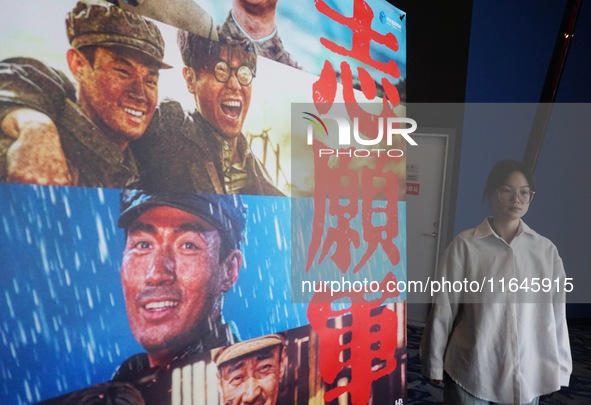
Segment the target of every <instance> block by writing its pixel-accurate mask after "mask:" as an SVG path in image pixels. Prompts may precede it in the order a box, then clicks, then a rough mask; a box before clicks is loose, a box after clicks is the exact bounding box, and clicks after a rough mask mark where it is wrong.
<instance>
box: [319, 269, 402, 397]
mask: <svg viewBox="0 0 591 405" xmlns="http://www.w3.org/2000/svg"><path fill="white" fill-rule="evenodd" d="M389 281H394V282H395V281H396V277H395V276H394V275H393V274H392V273H388V274H387V275H386V277H385V278H384V280H383V281H382V283H380V284H381V287H382V290H384V291H386V288H385V286H386V283H387V282H389ZM363 294H364V293H363V292H360V293H354V292H353V293H348V292H341V293H333V296H332V297H330V294H329V293H316V294H315V295H314V297H313V298H312V301H311V302H310V305H309V306H308V319H309V320H310V325H311V326H312V328H313V329H314V331H315V332H316V333H317V334H318V339H319V369H320V376H321V377H322V379H323V380H324V382H325V383H327V384H333V383H334V382H335V381H336V380H337V377H339V374H341V375H342V374H343V372H346V375H347V376H348V378H347V382H346V383H345V384H341V383H339V385H337V386H335V387H333V388H331V389H328V390H327V391H326V393H325V394H324V400H325V401H326V402H330V401H332V400H334V399H335V398H337V397H339V396H340V395H341V394H343V393H345V392H348V393H349V395H350V398H351V403H352V404H353V405H365V404H367V403H368V401H369V399H370V397H371V385H372V382H373V381H376V380H378V379H379V378H381V377H383V376H385V375H387V374H390V373H391V372H393V371H394V370H395V369H396V366H397V362H396V358H395V354H396V344H397V340H398V339H397V326H398V317H397V315H396V312H394V311H392V310H391V309H390V308H389V307H387V306H382V304H383V303H384V301H385V300H386V299H387V298H390V297H395V296H398V293H394V294H383V295H382V297H381V298H380V299H377V300H373V301H367V300H365V298H364V296H363ZM344 298H349V299H350V300H351V302H352V303H351V305H350V306H349V307H348V308H346V309H342V310H333V308H332V305H333V303H334V302H337V301H339V300H343V299H344Z"/></svg>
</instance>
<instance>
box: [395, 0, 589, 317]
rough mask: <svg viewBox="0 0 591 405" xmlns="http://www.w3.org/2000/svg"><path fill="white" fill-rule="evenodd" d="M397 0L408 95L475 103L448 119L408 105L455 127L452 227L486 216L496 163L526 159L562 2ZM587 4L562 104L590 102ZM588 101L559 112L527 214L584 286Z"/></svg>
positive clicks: (415, 99) (579, 308) (431, 123)
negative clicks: (487, 186)
mask: <svg viewBox="0 0 591 405" xmlns="http://www.w3.org/2000/svg"><path fill="white" fill-rule="evenodd" d="M391 3H392V4H394V5H395V6H397V7H399V8H401V9H402V10H404V11H406V12H407V18H408V26H407V27H408V31H407V48H408V50H407V67H408V70H407V71H408V79H407V94H408V102H409V103H434V102H466V103H470V104H468V105H467V108H466V110H465V111H464V112H463V113H460V112H457V113H454V114H451V115H449V116H428V117H422V116H420V115H418V116H413V111H412V110H411V109H410V108H409V111H408V116H409V117H412V118H415V119H417V122H418V123H419V125H420V126H423V127H452V128H457V141H458V142H457V146H456V154H455V156H456V161H455V162H454V163H455V165H454V166H455V170H454V173H453V174H452V175H453V176H454V177H455V178H456V180H457V181H456V183H455V184H456V188H454V189H452V196H455V197H456V204H455V210H454V209H452V210H450V212H448V213H447V214H448V215H449V216H450V217H451V221H452V223H454V224H455V227H454V228H455V229H454V230H453V233H454V234H455V233H457V232H459V231H461V230H463V229H466V228H471V227H474V226H475V225H477V224H478V223H479V222H480V221H482V219H483V218H484V217H485V216H486V215H488V214H489V210H488V207H487V205H486V204H483V203H482V188H483V186H484V182H485V179H486V176H487V174H488V171H489V170H490V168H491V167H492V165H493V164H494V163H495V162H496V161H498V160H501V159H507V158H510V159H518V160H520V159H522V158H523V155H524V152H525V147H526V144H527V140H528V137H529V131H530V129H531V125H532V122H533V117H534V113H535V108H536V106H535V104H533V103H537V102H538V101H539V98H540V95H541V91H542V88H543V85H544V80H545V77H546V73H547V70H548V67H549V65H550V59H551V56H552V51H553V48H554V45H555V42H556V38H557V35H558V34H559V33H558V31H559V27H560V23H561V20H562V16H563V13H564V9H565V5H566V1H564V0H546V1H538V0H521V1H511V0H499V1H494V2H492V1H474V2H472V1H453V2H451V1H448V2H443V1H429V2H420V1H419V2H417V1H413V0H392V1H391ZM582 3H583V4H582V6H581V9H580V12H579V17H578V21H577V25H576V30H575V37H574V39H573V40H572V42H571V46H570V49H569V52H568V55H567V60H566V64H565V66H564V69H563V72H562V77H561V81H560V84H559V88H558V93H557V96H556V102H558V103H571V102H575V103H591V4H589V1H586V2H585V1H583V2H582ZM474 103H500V104H496V105H492V104H474ZM509 103H519V104H515V105H512V104H509ZM524 103H532V104H529V105H527V104H524ZM590 105H591V104H584V105H579V106H578V107H577V108H571V109H570V110H571V112H572V111H574V110H578V111H577V113H576V114H574V113H573V114H571V115H570V116H569V115H568V110H569V108H561V112H558V113H557V112H556V111H555V112H554V114H553V118H552V120H551V121H550V123H549V126H548V129H547V132H546V136H545V141H544V145H543V148H542V150H541V152H540V155H539V160H538V163H537V167H536V172H535V175H536V178H537V183H538V193H537V195H536V199H535V201H534V203H533V204H532V205H531V208H530V211H529V213H528V214H527V216H526V217H525V221H526V222H527V223H528V224H529V225H530V226H531V227H532V228H534V229H535V230H537V231H538V232H539V233H541V234H542V235H544V236H546V237H548V238H549V239H551V240H552V241H553V242H554V243H555V244H556V245H557V247H558V249H559V251H560V253H561V256H562V258H563V261H564V265H565V268H566V271H567V276H569V277H573V278H574V282H575V283H574V285H575V289H578V290H582V289H583V288H587V287H586V285H585V284H586V281H587V280H586V278H588V277H589V276H588V274H591V254H590V253H589V252H591V249H590V248H589V246H590V245H591V236H589V229H591V214H590V213H589V207H591V159H590V158H589V157H588V156H587V154H588V151H591V136H590V135H591V134H590V132H591V131H590V130H589V128H591V123H589V119H590V118H589V117H591V109H590V108H589V106H590ZM483 107H484V109H483ZM486 107H489V109H490V111H492V112H493V116H494V113H496V116H497V117H498V119H497V120H496V121H493V122H492V123H491V122H487V123H486V124H484V120H483V116H482V115H480V114H483V111H485V112H486ZM563 107H564V106H563ZM497 108H498V109H499V110H498V111H497V110H496V109H497ZM493 109H494V110H493ZM555 110H556V109H555ZM581 110H582V111H583V112H582V113H581V112H580V111H581ZM490 111H489V112H490ZM565 111H567V112H565ZM585 111H588V114H587V113H585ZM485 118H486V119H489V120H490V116H488V117H485ZM566 120H569V121H570V122H568V125H565V124H566V122H565V121H566ZM568 312H569V316H571V317H573V316H590V315H591V310H590V309H589V306H588V305H587V306H585V305H576V306H575V305H569V307H568Z"/></svg>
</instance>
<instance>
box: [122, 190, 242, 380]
mask: <svg viewBox="0 0 591 405" xmlns="http://www.w3.org/2000/svg"><path fill="white" fill-rule="evenodd" d="M245 210H246V209H245V207H244V205H243V204H242V201H241V199H240V197H239V196H226V195H215V194H211V195H210V194H160V195H156V194H148V193H145V192H143V191H139V190H134V191H124V192H122V194H121V215H120V217H119V226H120V227H122V228H124V229H125V232H126V243H125V250H124V252H123V261H122V265H121V284H122V286H123V294H124V298H125V306H126V309H127V317H128V320H129V325H130V328H131V331H132V333H133V335H134V337H135V338H136V340H137V341H138V342H139V343H140V344H141V345H142V346H143V348H144V349H145V350H146V352H147V353H144V354H139V355H135V356H133V357H131V358H130V359H128V360H126V361H125V362H124V363H123V364H122V365H121V366H120V367H119V369H118V370H117V372H116V374H115V376H114V378H113V379H114V380H115V381H124V382H130V383H134V384H135V383H137V382H138V381H139V379H140V378H141V377H142V376H145V375H146V372H149V371H150V370H154V369H169V367H168V366H169V365H171V363H174V362H175V360H177V359H181V358H184V357H186V356H187V355H190V354H193V353H199V352H201V351H207V350H211V349H213V348H216V347H221V346H225V345H228V344H232V343H233V342H234V341H235V340H236V339H237V333H236V331H235V329H234V328H233V327H232V324H228V323H225V322H224V321H223V319H222V315H221V310H222V306H223V298H224V294H225V292H226V291H228V290H229V289H230V288H232V286H233V285H234V284H235V283H236V280H237V279H238V273H239V271H240V267H241V266H242V254H241V252H240V243H241V240H242V232H243V230H244V225H245V214H246V211H245ZM172 365H174V364H172Z"/></svg>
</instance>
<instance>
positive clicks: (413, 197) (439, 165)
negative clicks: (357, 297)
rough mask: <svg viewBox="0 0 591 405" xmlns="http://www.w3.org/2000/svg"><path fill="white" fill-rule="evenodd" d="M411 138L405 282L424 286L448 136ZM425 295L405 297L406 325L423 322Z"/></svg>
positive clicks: (433, 254) (431, 265) (433, 253)
mask: <svg viewBox="0 0 591 405" xmlns="http://www.w3.org/2000/svg"><path fill="white" fill-rule="evenodd" d="M413 138H414V139H415V140H416V142H417V144H418V145H417V146H409V147H407V148H406V210H407V214H406V238H407V245H406V246H407V260H408V263H407V280H408V281H410V280H416V281H420V282H423V283H425V282H426V281H427V279H428V278H429V277H431V278H433V276H434V274H435V268H436V267H437V259H438V257H439V235H440V232H439V230H440V224H441V215H442V204H443V194H444V182H445V174H446V166H447V165H446V156H447V148H448V144H449V136H448V135H447V134H437V133H434V134H421V133H418V134H417V133H414V134H413ZM427 295H428V294H418V293H414V294H413V293H412V292H409V293H408V295H407V298H408V300H407V302H408V307H407V316H408V320H409V321H411V322H415V323H416V322H418V323H424V322H425V320H426V319H427V315H428V311H429V303H428V302H426V298H427ZM413 297H414V298H415V299H414V300H413ZM413 301H415V302H416V301H422V302H421V303H413Z"/></svg>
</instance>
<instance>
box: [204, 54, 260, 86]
mask: <svg viewBox="0 0 591 405" xmlns="http://www.w3.org/2000/svg"><path fill="white" fill-rule="evenodd" d="M232 72H236V78H237V79H238V83H240V84H241V85H243V86H248V85H249V84H250V82H252V78H253V77H254V73H253V72H252V69H251V68H249V67H248V66H246V65H242V66H240V67H238V68H236V69H232V68H230V66H228V64H227V63H226V62H224V61H223V60H221V61H219V62H218V63H216V64H215V66H214V68H213V75H214V76H215V78H216V79H217V81H218V82H221V83H226V82H227V81H228V80H230V77H231V76H232Z"/></svg>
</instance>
